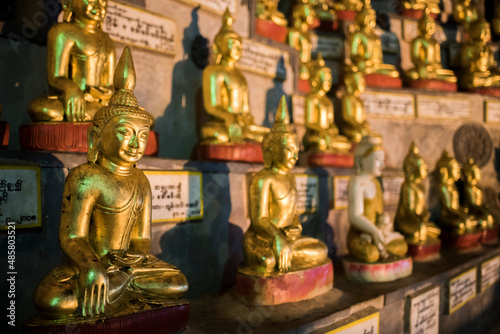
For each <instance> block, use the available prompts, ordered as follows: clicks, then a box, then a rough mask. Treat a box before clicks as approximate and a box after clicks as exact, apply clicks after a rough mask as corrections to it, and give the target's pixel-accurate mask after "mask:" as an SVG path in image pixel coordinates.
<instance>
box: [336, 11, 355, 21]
mask: <svg viewBox="0 0 500 334" xmlns="http://www.w3.org/2000/svg"><path fill="white" fill-rule="evenodd" d="M336 13H337V19H339V20H343V21H354V19H355V18H356V12H355V11H354V10H337V11H336Z"/></svg>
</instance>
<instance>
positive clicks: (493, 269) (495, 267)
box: [481, 255, 500, 292]
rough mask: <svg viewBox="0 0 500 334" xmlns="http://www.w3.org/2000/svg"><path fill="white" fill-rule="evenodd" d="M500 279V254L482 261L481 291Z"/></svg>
mask: <svg viewBox="0 0 500 334" xmlns="http://www.w3.org/2000/svg"><path fill="white" fill-rule="evenodd" d="M499 279H500V255H497V256H495V257H494V258H492V259H490V260H488V261H484V262H483V263H481V292H483V291H484V290H486V289H488V288H489V287H490V286H492V285H493V284H495V283H496V282H498V280H499Z"/></svg>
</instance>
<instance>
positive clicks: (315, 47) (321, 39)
mask: <svg viewBox="0 0 500 334" xmlns="http://www.w3.org/2000/svg"><path fill="white" fill-rule="evenodd" d="M311 42H312V53H313V54H314V55H317V54H318V53H320V52H321V55H322V56H323V58H324V59H341V58H342V57H343V56H344V40H343V39H342V38H340V37H335V36H322V35H319V36H318V35H312V36H311Z"/></svg>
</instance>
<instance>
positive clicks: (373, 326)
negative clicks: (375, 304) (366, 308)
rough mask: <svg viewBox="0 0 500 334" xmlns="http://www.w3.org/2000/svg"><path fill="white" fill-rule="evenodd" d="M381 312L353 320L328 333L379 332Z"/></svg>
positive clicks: (367, 333)
mask: <svg viewBox="0 0 500 334" xmlns="http://www.w3.org/2000/svg"><path fill="white" fill-rule="evenodd" d="M379 318H380V316H379V313H378V312H377V313H374V314H371V315H369V316H367V317H364V318H361V319H359V320H356V321H353V322H351V323H350V324H347V325H345V326H342V327H340V328H337V329H334V330H333V331H330V332H327V333H326V334H360V333H362V334H378V324H379Z"/></svg>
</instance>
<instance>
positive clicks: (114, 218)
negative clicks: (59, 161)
mask: <svg viewBox="0 0 500 334" xmlns="http://www.w3.org/2000/svg"><path fill="white" fill-rule="evenodd" d="M134 87H135V71H134V64H133V61H132V55H131V53H130V49H129V48H128V47H125V49H124V50H123V54H122V56H121V58H120V61H119V63H118V66H117V68H116V73H115V76H114V88H115V93H114V94H113V96H112V97H111V99H110V101H109V104H108V105H107V106H105V107H101V108H100V109H99V110H98V111H97V113H96V114H95V116H94V119H93V125H92V126H91V127H90V129H89V136H88V157H87V159H88V162H87V163H85V164H83V165H79V166H77V167H76V168H74V169H73V170H71V171H70V173H69V175H68V177H67V178H66V182H65V185H64V192H63V202H62V209H61V218H60V225H59V245H60V247H61V249H62V251H63V253H64V256H65V261H63V264H62V265H61V266H59V267H56V268H55V269H53V270H52V271H51V272H49V273H48V274H47V275H46V276H45V277H44V278H43V279H42V280H41V281H40V283H39V284H38V286H37V288H36V290H35V294H34V303H35V307H36V309H37V310H38V312H39V313H40V314H41V315H42V316H44V317H47V318H50V319H55V320H54V321H57V319H65V318H70V317H71V319H76V320H78V319H81V318H82V317H87V318H88V317H97V316H100V315H102V316H104V317H106V316H107V315H109V314H110V313H114V312H117V309H118V310H119V309H120V307H121V306H120V305H121V304H122V303H121V302H119V301H123V300H127V301H130V300H136V301H137V300H138V301H141V302H143V303H149V304H160V305H161V304H162V303H165V302H167V301H170V302H171V301H172V298H178V297H182V296H183V295H184V294H185V293H186V291H187V289H188V282H187V280H186V277H185V276H184V275H183V274H182V273H181V271H180V270H179V269H177V268H176V267H174V266H172V265H170V264H167V263H165V262H163V261H162V260H160V259H158V258H156V257H155V256H153V255H151V254H150V253H149V252H150V243H151V186H150V184H149V181H148V179H147V177H146V176H145V175H144V173H143V172H142V171H141V170H139V169H137V167H136V164H137V162H138V161H139V160H140V159H141V158H142V156H143V154H144V150H145V148H146V143H147V139H148V135H149V129H150V126H151V124H152V123H153V118H152V117H151V115H150V114H149V113H147V112H146V111H145V110H144V109H143V108H141V107H139V105H138V103H137V99H136V97H135V95H134V93H133V89H134ZM127 305H129V306H127V307H130V304H127ZM142 305H143V306H142V308H144V304H142ZM122 306H123V305H122Z"/></svg>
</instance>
